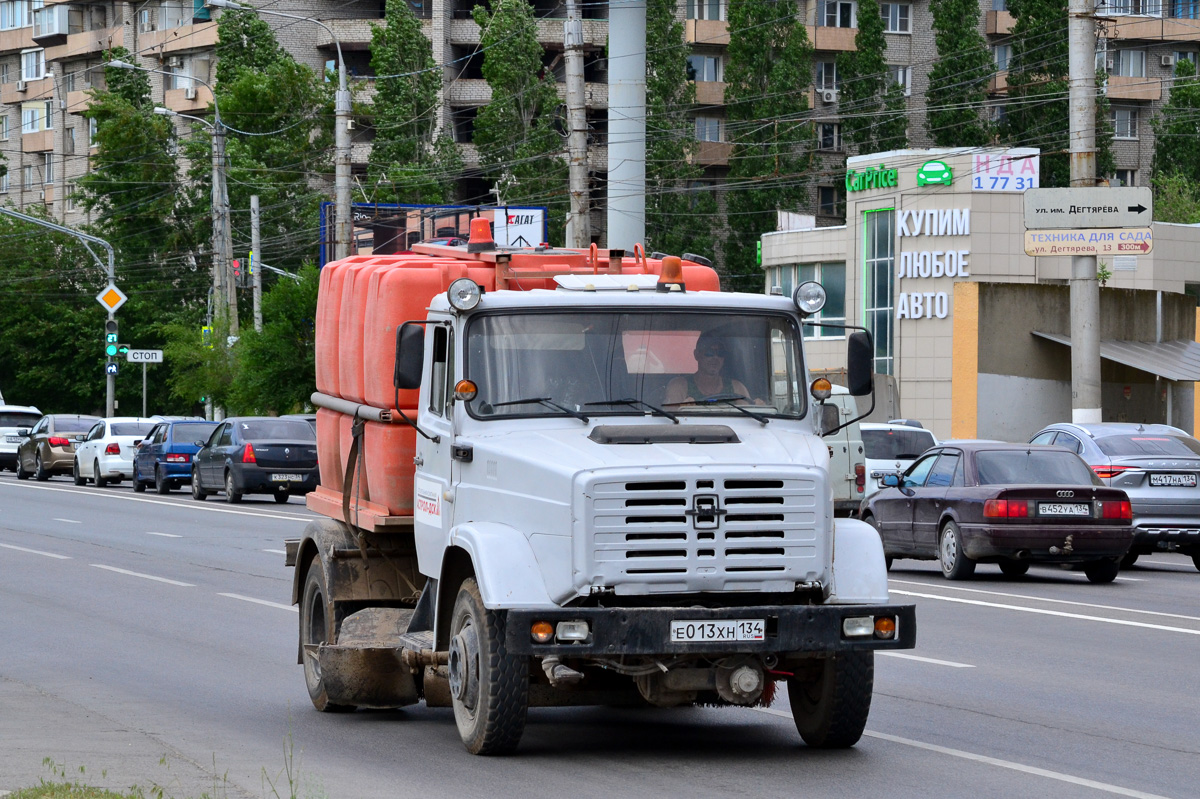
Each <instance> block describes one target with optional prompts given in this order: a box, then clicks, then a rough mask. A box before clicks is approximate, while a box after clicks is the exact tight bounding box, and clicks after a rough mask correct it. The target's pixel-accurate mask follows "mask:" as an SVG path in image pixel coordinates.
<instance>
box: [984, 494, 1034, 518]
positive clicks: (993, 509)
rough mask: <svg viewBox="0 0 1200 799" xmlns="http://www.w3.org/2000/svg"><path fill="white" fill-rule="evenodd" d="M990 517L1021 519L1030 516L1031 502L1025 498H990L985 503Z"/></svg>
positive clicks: (987, 515)
mask: <svg viewBox="0 0 1200 799" xmlns="http://www.w3.org/2000/svg"><path fill="white" fill-rule="evenodd" d="M983 515H984V517H985V518H988V519H1019V518H1025V517H1027V516H1029V503H1028V502H1026V501H1025V500H1023V499H989V500H985V501H984V503H983Z"/></svg>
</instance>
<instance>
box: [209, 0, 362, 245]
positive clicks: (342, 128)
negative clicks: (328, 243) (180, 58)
mask: <svg viewBox="0 0 1200 799" xmlns="http://www.w3.org/2000/svg"><path fill="white" fill-rule="evenodd" d="M206 5H208V6H209V7H210V8H220V9H228V10H233V11H253V12H254V13H256V14H268V15H270V16H273V17H283V18H284V19H294V20H299V21H300V22H311V23H313V24H314V25H320V26H321V27H322V28H324V29H325V32H326V33H328V34H329V38H331V39H333V45H334V47H336V48H337V60H338V90H337V94H336V95H335V97H334V116H335V119H334V126H333V144H334V156H333V187H334V200H335V208H336V215H337V224H336V226H335V228H334V243H333V257H334V258H335V259H341V258H345V257H346V256H348V255H349V254H350V237H351V233H352V231H353V230H354V219H353V217H352V215H351V211H350V89H349V88H348V86H347V83H346V60H345V59H344V58H342V43H341V41H340V40H339V39H338V37H337V35H336V34H334V32H333V30H332V29H331V28H330V27H329V26H328V25H326V24H325V23H324V22H321V21H320V20H319V19H313V18H312V17H301V16H298V15H296V14H285V13H283V12H282V11H275V10H272V9H267V8H257V7H255V6H250V5H245V4H243V3H237V2H234V0H207V3H206Z"/></svg>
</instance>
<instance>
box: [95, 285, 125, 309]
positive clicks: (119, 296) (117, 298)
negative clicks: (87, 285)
mask: <svg viewBox="0 0 1200 799" xmlns="http://www.w3.org/2000/svg"><path fill="white" fill-rule="evenodd" d="M127 299H129V298H128V297H126V296H125V292H123V291H121V290H120V289H119V288H117V287H116V285H114V284H112V283H109V284H108V285H107V286H105V287H104V291H102V292H100V293H99V294H97V295H96V302H98V303H100V304H101V305H103V306H104V307H105V308H107V309H108V312H109V313H115V312H116V310H117V309H118V308H120V307H121V306H122V305H124V304H125V300H127Z"/></svg>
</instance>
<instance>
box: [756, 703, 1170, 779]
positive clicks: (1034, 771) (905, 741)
mask: <svg viewBox="0 0 1200 799" xmlns="http://www.w3.org/2000/svg"><path fill="white" fill-rule="evenodd" d="M750 709H751V710H755V711H757V712H759V713H767V714H769V715H772V716H780V717H782V718H785V719H791V718H792V714H791V713H788V712H787V711H785V710H775V709H774V708H769V707H752V708H750ZM863 735H864V736H866V737H868V738H877V739H879V740H881V741H887V742H889V743H894V744H900V745H901V746H911V747H913V748H914V749H924V750H926V751H928V752H936V753H938V754H940V755H949V756H950V757H957V758H961V759H963V760H972V761H974V762H976V763H984V764H986V765H989V766H997V767H998V768H1006V769H1010V770H1012V771H1019V772H1021V773H1022V774H1031V775H1033V776H1035V777H1045V778H1046V779H1049V780H1057V781H1059V782H1066V783H1070V784H1071V785H1079V786H1081V787H1084V788H1094V789H1095V790H1097V791H1104V792H1105V793H1111V794H1114V795H1116V796H1129V797H1132V799H1170V797H1167V796H1162V795H1160V794H1156V793H1146V792H1145V791H1138V790H1134V789H1133V788H1123V787H1121V786H1120V785H1112V784H1110V783H1107V782H1099V781H1097V780H1089V779H1086V778H1084V777H1076V776H1075V775H1073V774H1064V773H1062V772H1061V771H1050V770H1049V769H1044V768H1038V767H1037V766H1027V765H1025V764H1024V763H1016V762H1014V761H1012V760H1001V759H1000V758H998V757H988V756H987V755H977V754H975V753H974V752H967V751H965V750H963V749H951V748H950V747H948V746H939V745H938V744H928V743H925V742H924V741H914V740H913V739H912V738H901V737H900V736H899V735H889V734H887V733H885V732H872V731H871V730H865V731H863Z"/></svg>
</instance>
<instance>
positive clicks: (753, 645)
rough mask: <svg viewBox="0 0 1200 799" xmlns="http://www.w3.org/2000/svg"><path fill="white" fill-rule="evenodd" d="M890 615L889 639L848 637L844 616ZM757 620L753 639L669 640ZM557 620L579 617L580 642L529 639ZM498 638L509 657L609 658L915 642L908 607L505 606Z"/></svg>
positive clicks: (824, 649)
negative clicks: (687, 630)
mask: <svg viewBox="0 0 1200 799" xmlns="http://www.w3.org/2000/svg"><path fill="white" fill-rule="evenodd" d="M864 616H873V617H879V616H890V617H891V618H893V619H894V620H895V622H896V633H895V635H894V636H892V637H891V638H877V637H875V636H873V635H871V636H854V637H850V636H847V635H845V633H844V632H843V622H844V621H845V620H846V619H848V618H862V617H864ZM722 620H763V621H765V622H766V624H765V635H764V636H763V638H762V640H757V641H731V640H709V641H672V640H671V622H673V621H687V622H698V623H703V622H715V621H722ZM560 621H584V622H587V624H588V630H589V632H590V635H589V637H588V638H587V640H584V641H578V642H559V641H557V640H554V639H552V640H551V641H549V642H547V643H545V644H539V643H537V642H536V641H534V640H533V637H532V635H531V633H530V629H531V627H532V626H533V624H535V623H537V622H549V623H550V624H551V625H553V626H554V627H555V628H557V626H558V622H560ZM505 643H506V644H507V646H508V651H509V653H510V654H514V655H562V656H566V657H611V656H615V655H687V654H690V653H694V654H697V655H714V654H733V653H742V652H763V653H774V654H783V653H791V652H814V653H815V652H837V651H843V650H851V649H912V648H913V647H915V646H916V645H917V615H916V606H915V605H795V606H791V605H789V606H782V607H781V606H777V605H769V606H751V607H736V608H563V609H561V610H552V611H545V610H522V609H514V610H509V611H508V623H507V633H506V637H505Z"/></svg>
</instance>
